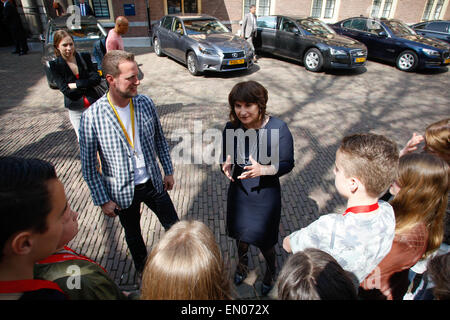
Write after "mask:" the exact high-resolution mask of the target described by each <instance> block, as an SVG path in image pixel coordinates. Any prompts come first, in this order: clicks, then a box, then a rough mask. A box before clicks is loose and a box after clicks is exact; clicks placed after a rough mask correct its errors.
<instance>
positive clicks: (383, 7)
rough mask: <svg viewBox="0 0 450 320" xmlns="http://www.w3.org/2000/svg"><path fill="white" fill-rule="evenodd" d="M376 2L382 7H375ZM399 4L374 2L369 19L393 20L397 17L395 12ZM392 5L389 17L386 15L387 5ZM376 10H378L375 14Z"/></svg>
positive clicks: (381, 1) (385, 1) (390, 1)
mask: <svg viewBox="0 0 450 320" xmlns="http://www.w3.org/2000/svg"><path fill="white" fill-rule="evenodd" d="M375 2H379V3H380V6H379V7H377V6H375ZM397 2H398V0H372V5H371V7H370V15H369V18H372V19H380V18H386V19H392V18H394V16H395V10H396V9H397ZM388 3H390V5H391V7H390V9H389V13H388V15H387V16H385V15H384V13H385V11H386V5H387V4H388ZM375 8H378V9H377V10H376V12H375V14H374V10H375Z"/></svg>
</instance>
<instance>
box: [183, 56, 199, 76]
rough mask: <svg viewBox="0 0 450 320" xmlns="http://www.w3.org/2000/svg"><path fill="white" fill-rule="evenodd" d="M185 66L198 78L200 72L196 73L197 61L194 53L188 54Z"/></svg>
mask: <svg viewBox="0 0 450 320" xmlns="http://www.w3.org/2000/svg"><path fill="white" fill-rule="evenodd" d="M186 64H187V68H188V70H189V72H190V73H191V74H192V75H194V76H198V75H200V71H198V61H197V57H196V56H195V53H194V52H192V51H191V52H189V53H188V56H187V59H186Z"/></svg>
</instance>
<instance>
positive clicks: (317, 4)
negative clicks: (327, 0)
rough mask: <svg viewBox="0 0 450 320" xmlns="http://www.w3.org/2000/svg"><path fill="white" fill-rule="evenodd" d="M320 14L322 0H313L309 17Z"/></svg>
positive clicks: (316, 16) (315, 16)
mask: <svg viewBox="0 0 450 320" xmlns="http://www.w3.org/2000/svg"><path fill="white" fill-rule="evenodd" d="M321 14H322V0H314V1H313V6H312V12H311V17H313V18H320V15H321Z"/></svg>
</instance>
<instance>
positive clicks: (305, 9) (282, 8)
mask: <svg viewBox="0 0 450 320" xmlns="http://www.w3.org/2000/svg"><path fill="white" fill-rule="evenodd" d="M311 6H312V1H311V0H276V3H275V14H286V15H288V14H292V15H300V16H305V17H309V16H310V15H311Z"/></svg>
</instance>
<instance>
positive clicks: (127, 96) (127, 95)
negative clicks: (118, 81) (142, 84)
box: [117, 89, 137, 99]
mask: <svg viewBox="0 0 450 320" xmlns="http://www.w3.org/2000/svg"><path fill="white" fill-rule="evenodd" d="M117 93H118V94H119V96H121V97H122V98H125V99H131V98H133V97H135V96H136V95H137V90H136V93H131V92H129V91H120V90H119V89H117Z"/></svg>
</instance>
